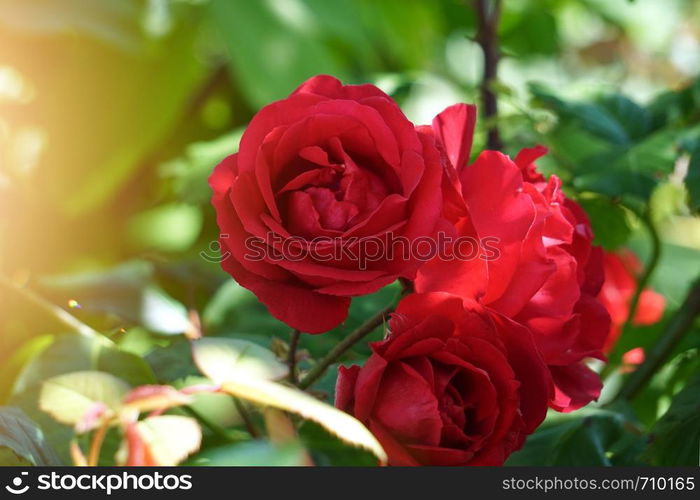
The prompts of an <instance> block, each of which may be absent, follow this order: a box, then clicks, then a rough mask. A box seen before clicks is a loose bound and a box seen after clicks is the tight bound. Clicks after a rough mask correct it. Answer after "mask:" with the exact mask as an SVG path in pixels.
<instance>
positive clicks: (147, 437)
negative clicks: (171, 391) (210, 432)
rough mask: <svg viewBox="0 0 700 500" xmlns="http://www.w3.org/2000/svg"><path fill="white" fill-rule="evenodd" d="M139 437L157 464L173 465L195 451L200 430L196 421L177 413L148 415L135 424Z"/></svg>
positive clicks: (197, 447) (200, 434)
mask: <svg viewBox="0 0 700 500" xmlns="http://www.w3.org/2000/svg"><path fill="white" fill-rule="evenodd" d="M136 426H137V429H138V433H139V435H140V437H141V439H142V440H143V441H144V443H145V444H146V447H147V449H148V451H149V452H150V455H151V456H152V458H153V460H154V461H155V463H156V465H159V466H173V465H177V464H179V463H180V462H182V461H183V460H184V459H185V458H187V457H188V456H189V455H190V454H192V453H194V452H195V451H197V450H198V449H199V447H200V445H201V443H202V431H201V429H200V428H199V424H198V423H197V421H196V420H195V419H193V418H190V417H181V416H178V415H160V416H156V417H148V418H145V419H143V420H141V421H140V422H139V423H137V424H136Z"/></svg>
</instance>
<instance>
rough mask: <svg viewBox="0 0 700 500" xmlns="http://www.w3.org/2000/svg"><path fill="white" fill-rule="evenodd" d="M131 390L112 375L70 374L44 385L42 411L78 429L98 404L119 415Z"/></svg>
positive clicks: (41, 396) (40, 397) (86, 372)
mask: <svg viewBox="0 0 700 500" xmlns="http://www.w3.org/2000/svg"><path fill="white" fill-rule="evenodd" d="M129 389H130V388H129V385H128V384H127V383H126V382H124V381H123V380H121V379H119V378H117V377H115V376H114V375H110V374H109V373H105V372H98V371H80V372H73V373H67V374H65V375H59V376H57V377H53V378H50V379H48V380H46V381H45V382H44V384H43V386H42V388H41V393H40V395H39V407H40V408H41V409H42V410H43V411H45V412H47V413H48V414H50V415H51V416H53V417H54V418H55V419H56V420H58V421H59V422H61V423H64V424H68V425H75V424H77V423H78V422H79V421H80V420H81V418H82V417H83V416H84V415H85V414H86V413H87V411H88V410H89V409H90V408H92V407H93V406H94V405H96V404H98V403H102V404H104V405H105V406H106V407H107V408H109V409H111V410H112V411H114V412H115V413H116V412H117V411H118V410H119V409H120V408H121V406H122V400H123V398H124V396H125V395H126V393H127V392H128V391H129Z"/></svg>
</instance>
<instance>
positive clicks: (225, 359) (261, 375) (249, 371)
mask: <svg viewBox="0 0 700 500" xmlns="http://www.w3.org/2000/svg"><path fill="white" fill-rule="evenodd" d="M192 346H193V348H192V352H193V356H194V361H195V363H196V364H197V366H198V367H199V369H200V370H201V371H202V373H204V374H205V375H206V376H207V377H209V378H210V379H211V380H213V381H214V382H215V383H217V384H220V383H222V382H226V381H227V380H232V379H239V378H253V379H267V380H269V379H276V378H281V377H283V376H284V375H286V373H287V366H286V365H285V364H283V363H282V362H280V361H279V360H278V359H277V358H276V357H275V355H274V354H273V353H272V351H270V350H268V349H265V348H264V347H262V346H259V345H258V344H255V343H253V342H249V341H247V340H240V339H228V338H212V337H210V338H204V339H200V340H197V341H195V342H193V343H192Z"/></svg>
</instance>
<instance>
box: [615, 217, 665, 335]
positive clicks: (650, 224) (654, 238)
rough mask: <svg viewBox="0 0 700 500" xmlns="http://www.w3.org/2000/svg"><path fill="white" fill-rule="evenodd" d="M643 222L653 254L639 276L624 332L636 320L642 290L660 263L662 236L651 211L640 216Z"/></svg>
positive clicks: (623, 328)
mask: <svg viewBox="0 0 700 500" xmlns="http://www.w3.org/2000/svg"><path fill="white" fill-rule="evenodd" d="M640 218H641V220H642V222H643V223H644V225H645V226H646V227H647V230H648V231H649V237H650V238H651V254H650V255H649V262H647V264H646V266H645V268H644V273H643V274H642V275H641V276H640V277H639V281H638V282H637V289H636V290H635V291H634V295H633V296H632V301H631V302H630V309H629V312H628V313H627V319H626V320H625V323H624V325H623V327H622V331H623V332H624V331H625V329H627V328H628V327H629V326H630V325H631V324H632V321H634V316H635V314H636V313H637V306H639V298H640V297H641V296H642V292H643V291H644V289H645V288H646V287H647V285H648V284H649V280H650V279H651V276H652V274H654V271H655V270H656V266H657V265H658V264H659V259H660V258H661V238H659V233H658V231H657V230H656V226H655V225H654V221H653V220H652V218H651V214H650V213H649V212H645V213H643V214H642V215H641V216H640Z"/></svg>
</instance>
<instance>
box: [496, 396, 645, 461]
mask: <svg viewBox="0 0 700 500" xmlns="http://www.w3.org/2000/svg"><path fill="white" fill-rule="evenodd" d="M643 439H644V438H643V436H642V435H641V434H640V432H639V431H637V430H636V429H635V427H634V426H633V424H632V423H630V422H629V421H628V420H627V418H626V417H625V416H623V415H622V414H620V413H614V412H612V411H606V410H584V411H580V412H578V413H577V414H570V415H558V416H557V417H556V418H551V417H550V419H549V420H548V421H546V422H545V424H543V425H542V426H541V427H540V428H539V429H538V430H537V431H535V433H534V434H532V435H531V436H530V437H528V439H527V441H526V442H525V446H524V447H523V449H521V450H520V451H517V452H515V453H514V454H513V455H511V457H510V459H509V460H508V462H507V465H539V466H542V465H556V466H611V465H615V464H617V463H624V464H630V463H634V462H635V461H636V455H637V454H638V453H639V451H640V450H639V444H640V443H641V442H643Z"/></svg>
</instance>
